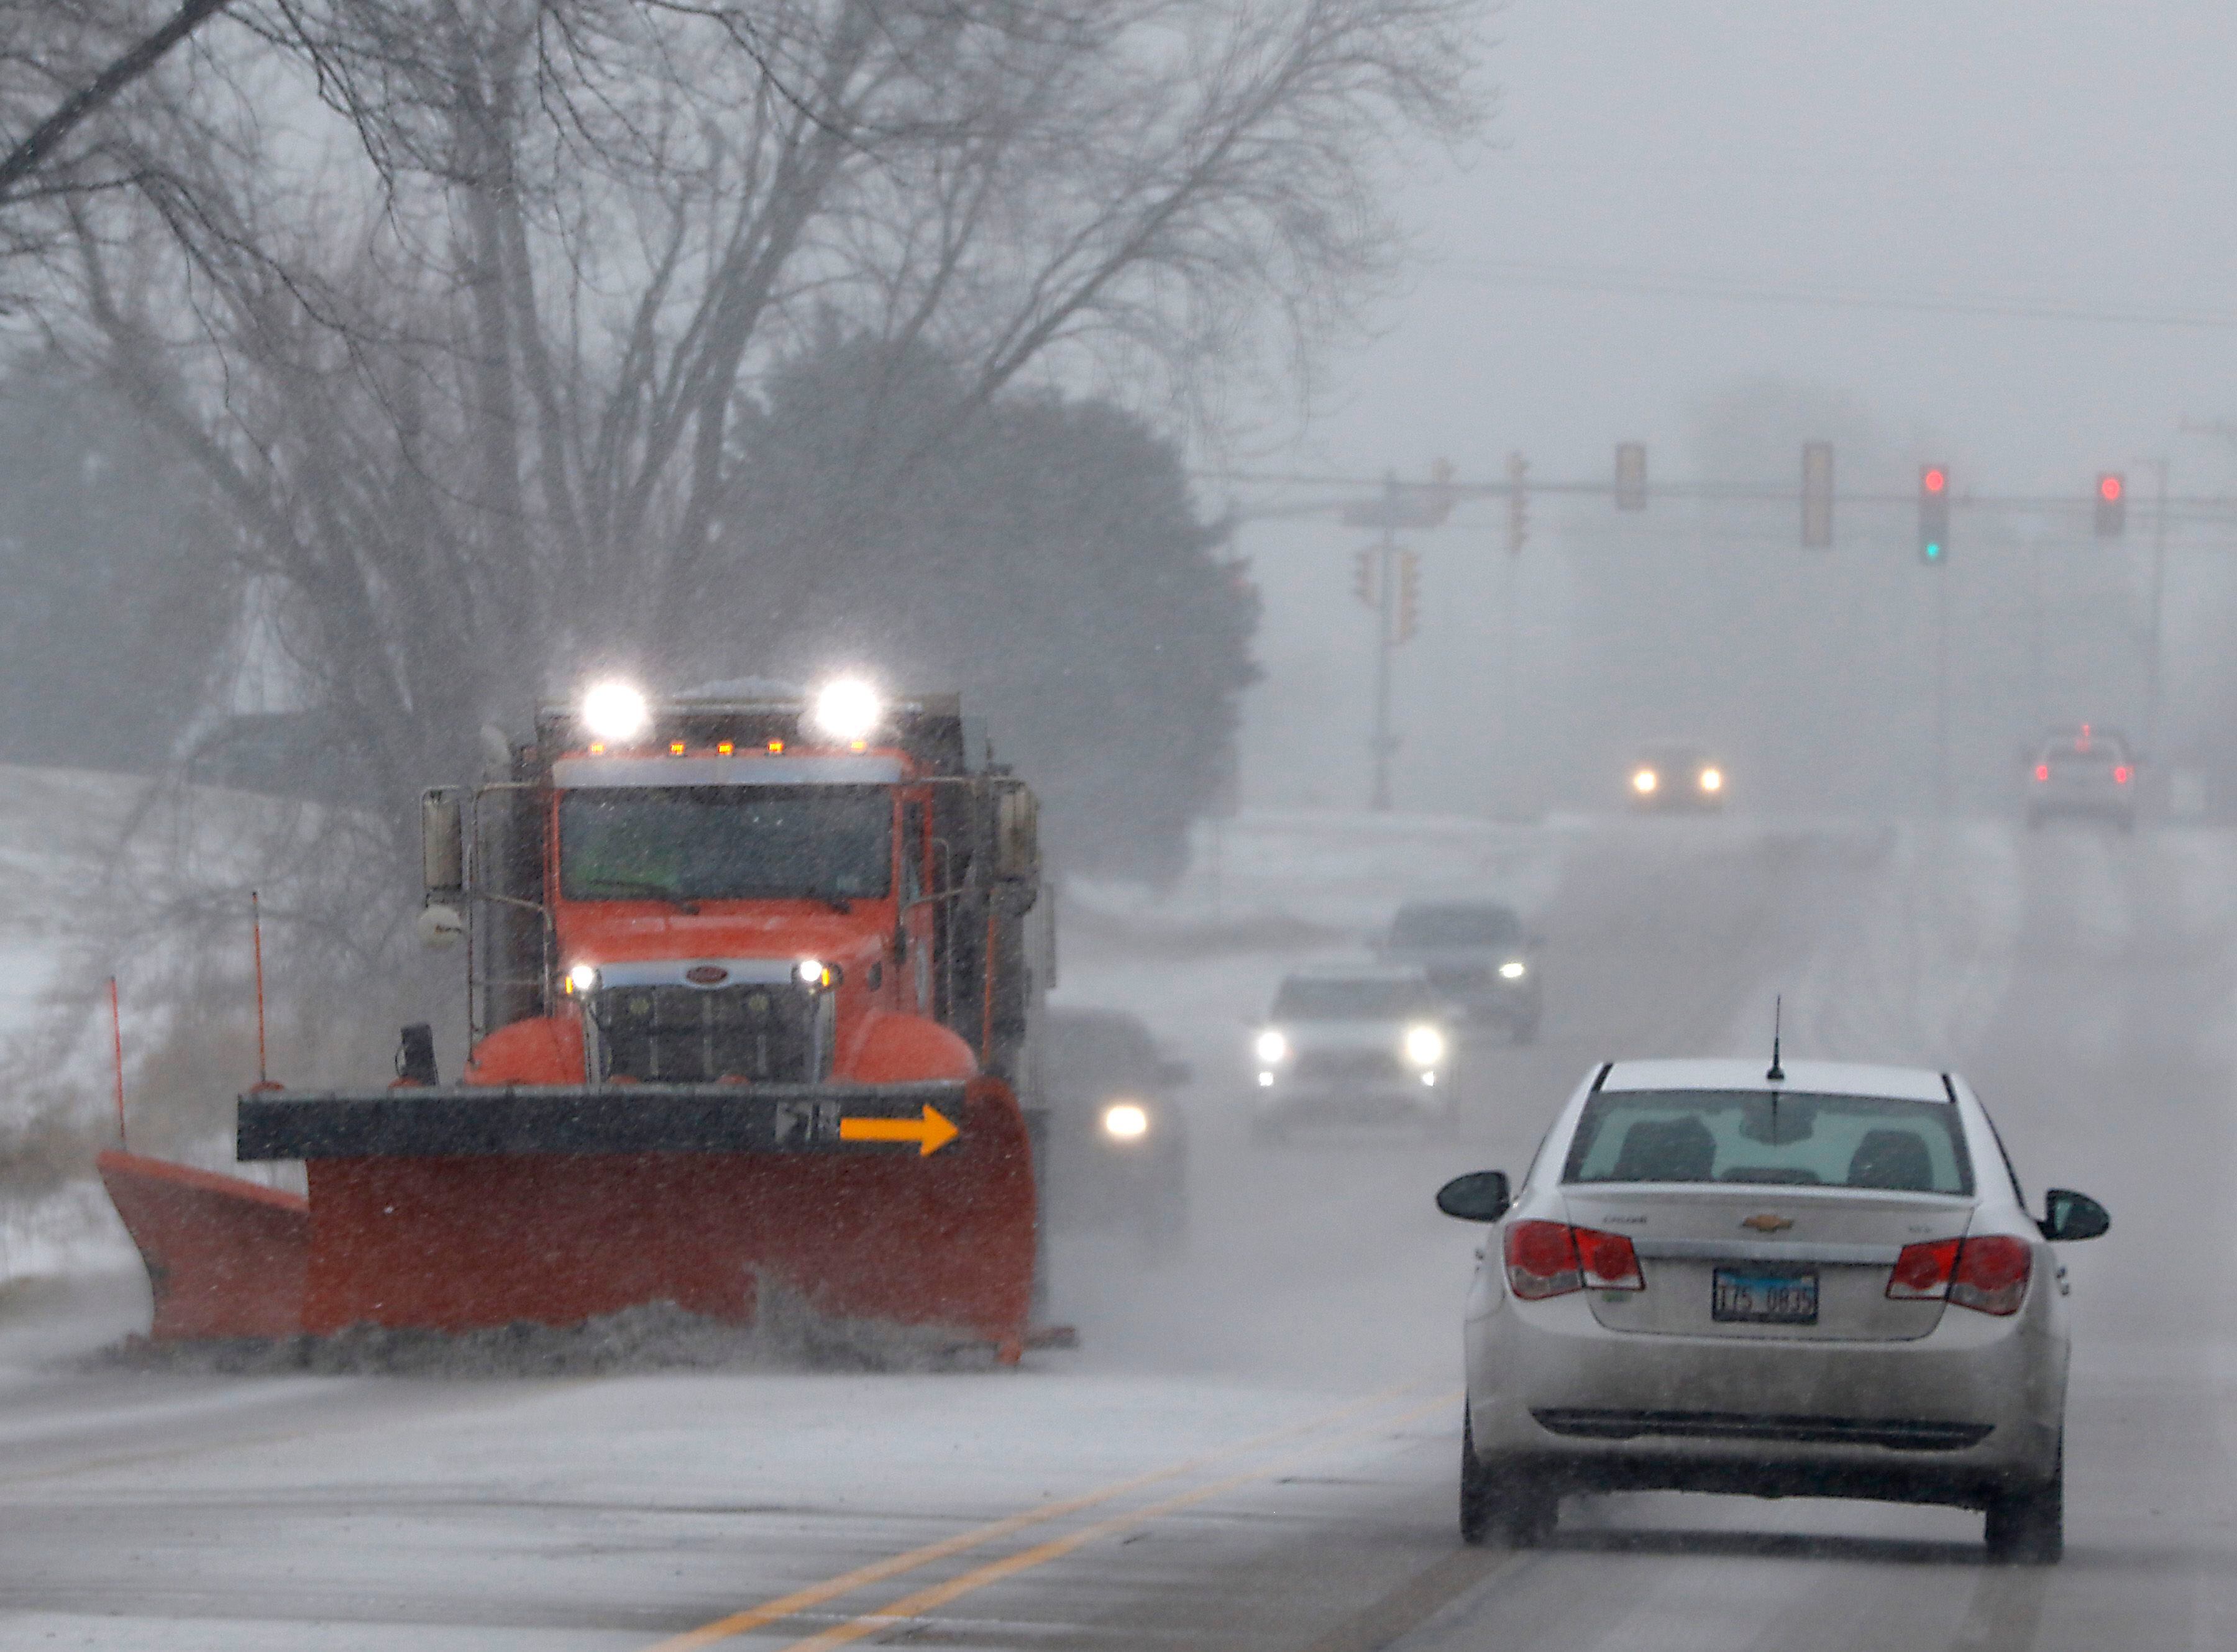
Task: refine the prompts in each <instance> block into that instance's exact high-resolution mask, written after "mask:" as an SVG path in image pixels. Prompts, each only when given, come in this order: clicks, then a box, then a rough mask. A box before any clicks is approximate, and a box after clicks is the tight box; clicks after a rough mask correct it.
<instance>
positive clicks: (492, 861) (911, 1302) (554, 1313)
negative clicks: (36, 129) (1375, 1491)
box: [101, 681, 1054, 1361]
mask: <svg viewBox="0 0 2237 1652" xmlns="http://www.w3.org/2000/svg"><path fill="white" fill-rule="evenodd" d="M986 749H987V748H986V741H985V740H984V737H983V735H982V734H980V733H979V732H978V730H977V728H976V726H975V724H974V723H973V721H970V720H967V719H966V718H964V717H963V716H962V715H961V714H960V708H959V705H958V702H957V701H955V700H954V699H953V698H946V699H940V698H925V699H919V700H914V701H896V702H890V703H889V702H887V701H882V700H881V699H880V697H879V696H878V695H877V694H875V692H874V690H872V689H871V688H868V686H867V685H865V684H863V683H861V682H857V681H840V682H835V683H832V684H829V685H828V686H826V687H825V688H823V689H822V691H821V692H820V693H819V694H815V695H812V696H802V695H797V694H786V695H778V694H769V695H766V696H764V695H761V694H749V693H745V692H740V693H739V694H736V696H735V697H725V698H720V699H716V698H707V699H680V700H676V701H669V702H666V703H660V704H654V703H649V702H648V701H646V700H645V699H644V698H643V696H642V695H640V694H637V692H636V691H635V690H633V689H631V688H628V687H626V686H624V685H619V684H607V685H602V686H601V687H599V688H594V689H593V690H591V693H590V694H587V695H586V696H585V697H584V701H582V703H581V704H580V705H577V706H571V707H564V708H560V707H547V708H544V709H543V710H542V711H541V712H540V713H539V714H538V719H537V727H536V738H535V740H533V741H532V742H531V743H530V744H528V745H525V746H521V747H515V748H513V749H512V750H511V755H510V760H509V763H508V764H507V765H506V767H505V769H503V770H500V771H495V772H493V774H492V778H490V779H488V780H485V783H484V784H482V785H480V786H478V787H472V788H468V789H459V790H452V789H445V790H440V791H435V792H430V793H426V796H425V798H424V799H423V801H422V825H423V827H424V830H425V836H426V842H425V849H426V873H427V896H426V908H425V910H424V911H423V912H422V913H421V922H420V928H421V931H422V933H423V935H424V936H425V937H426V938H427V939H428V940H429V941H430V942H431V943H432V944H445V943H446V942H460V941H462V942H463V943H464V944H465V951H466V960H467V967H466V970H465V975H466V981H467V995H468V1000H469V1018H470V1023H471V1027H470V1037H471V1053H470V1055H469V1057H468V1059H467V1061H466V1064H465V1073H464V1076H463V1077H464V1082H463V1083H455V1084H445V1083H441V1082H440V1081H439V1075H438V1073H437V1070H436V1062H435V1057H434V1052H433V1043H432V1036H431V1035H430V1033H429V1031H428V1030H427V1029H426V1028H424V1027H411V1028H406V1030H405V1036H404V1045H403V1049H402V1050H401V1051H400V1052H399V1060H398V1070H399V1074H400V1075H401V1076H400V1077H399V1079H398V1080H397V1082H396V1083H393V1084H390V1085H387V1086H386V1087H384V1088H380V1089H366V1090H362V1091H319V1092H311V1091H296V1090H287V1089H276V1088H265V1089H255V1090H251V1091H250V1092H249V1093H247V1094H246V1095H244V1096H241V1099H240V1103H239V1111H238V1115H237V1132H238V1143H237V1150H238V1155H239V1157H240V1158H241V1160H243V1161H272V1160H300V1161H301V1162H303V1164H304V1166H305V1170H306V1176H307V1197H301V1198H299V1197H297V1196H295V1195H289V1194H285V1193H280V1192H275V1191H274V1190H272V1189H269V1188H263V1187H261V1186H257V1185H254V1184H252V1183H249V1182H247V1181H241V1180H239V1179H237V1178H233V1177H227V1176H219V1175H210V1174H208V1173H207V1172H203V1171H200V1170H195V1169H190V1168H186V1167H183V1166H179V1165H173V1164H168V1163H165V1162H161V1161H156V1160H151V1159H147V1158H143V1157H138V1156H135V1155H129V1154H123V1153H112V1154H108V1155H103V1156H102V1163H101V1170H102V1178H103V1180H104V1181H105V1183H106V1184H107V1187H108V1190H109V1196H110V1198H111V1200H112V1201H114V1202H115V1206H116V1208H117V1210H118V1212H119V1213H120V1214H122V1217H123V1219H124V1221H125V1224H126V1226H127V1227H129V1229H130V1230H131V1233H132V1236H133V1239H134V1241H135V1243H136V1244H137V1245H138V1247H139V1248H140V1252H141V1254H142V1257H143V1259H144V1260H146V1262H147V1265H148V1276H149V1278H150V1280H151V1281H152V1282H153V1285H154V1288H155V1326H154V1335H155V1337H156V1338H157V1339H159V1340H160V1339H190V1338H221V1337H273V1336H285V1335H294V1334H298V1333H313V1334H319V1333H330V1332H334V1331H339V1330H341V1329H343V1328H344V1327H346V1326H360V1325H375V1326H419V1327H427V1328H432V1329H437V1330H443V1331H465V1330H471V1329H476V1328H480V1327H489V1326H504V1325H510V1324H514V1323H519V1322H528V1323H535V1324H542V1325H548V1326H565V1325H572V1324H576V1323H579V1322H581V1321H583V1320H589V1319H591V1318H592V1317H594V1316H597V1315H600V1314H605V1313H613V1312H616V1311H617V1310H620V1309H623V1308H627V1307H630V1306H634V1305H638V1304H646V1303H656V1302H664V1303H672V1304H674V1305H676V1306H678V1307H680V1308H683V1309H685V1310H688V1311H690V1312H691V1313H699V1314H704V1315H708V1316H711V1317H713V1318H716V1319H719V1320H729V1321H734V1322H747V1321H750V1320H753V1318H754V1317H755V1313H756V1305H757V1303H758V1302H765V1301H767V1300H770V1297H771V1293H776V1292H783V1293H790V1294H791V1295H792V1296H793V1297H794V1298H795V1299H796V1300H797V1301H798V1302H799V1303H800V1304H801V1305H802V1306H803V1307H804V1308H805V1309H806V1310H807V1311H808V1312H809V1313H814V1314H816V1315H820V1316H826V1317H828V1318H830V1319H833V1320H842V1321H870V1322H876V1323H879V1324H881V1325H892V1326H907V1327H914V1328H917V1329H921V1332H922V1333H925V1334H927V1335H928V1336H931V1337H934V1338H936V1339H942V1340H946V1341H949V1342H952V1343H955V1344H982V1345H986V1346H990V1347H991V1348H992V1349H993V1350H994V1352H995V1353H996V1355H997V1357H998V1358H1000V1359H1003V1360H1005V1361H1011V1360H1015V1359H1017V1358H1018V1357H1019V1354H1020V1351H1021V1350H1022V1348H1023V1347H1024V1346H1025V1344H1026V1339H1027V1335H1028V1331H1027V1319H1028V1313H1029V1311H1030V1310H1031V1308H1032V1306H1033V1300H1034V1294H1035V1291H1034V1287H1035V1276H1036V1272H1037V1260H1036V1259H1037V1256H1038V1254H1039V1213H1038V1211H1037V1208H1036V1204H1035V1191H1034V1157H1035V1142H1036V1139H1037V1137H1038V1135H1039V1129H1038V1128H1037V1125H1038V1118H1039V1115H1038V1112H1037V1110H1036V1109H1035V1107H1034V1105H1033V1098H1034V1095H1035V1090H1034V1084H1033V1066H1034V1063H1033V1040H1034V1036H1035V1032H1036V1029H1037V1025H1038V1023H1039V1004H1040V998H1041V995H1042V993H1043V991H1045V990H1046V988H1047V986H1048V985H1050V984H1051V977H1052V976H1053V950H1054V949H1053V931H1052V930H1051V927H1050V925H1049V923H1048V921H1047V906H1048V903H1047V902H1046V901H1041V900H1039V899H1038V895H1039V851H1038V846H1037V833H1036V819H1035V806H1034V800H1033V793H1031V792H1030V791H1028V790H1027V789H1026V786H1025V785H1024V783H1023V782H1022V781H1021V780H1018V779H1016V778H1014V777H1013V776H1012V775H1011V774H1010V773H1008V772H1007V771H1006V770H1005V769H1002V768H1000V767H994V766H993V765H991V764H990V763H988V762H987V758H986ZM1021 1098H1022V1104H1021Z"/></svg>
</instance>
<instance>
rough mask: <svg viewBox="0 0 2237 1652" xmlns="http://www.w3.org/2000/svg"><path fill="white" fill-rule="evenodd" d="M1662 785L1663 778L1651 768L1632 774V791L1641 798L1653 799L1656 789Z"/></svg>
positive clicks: (1638, 770)
mask: <svg viewBox="0 0 2237 1652" xmlns="http://www.w3.org/2000/svg"><path fill="white" fill-rule="evenodd" d="M1661 784H1662V777H1661V776H1660V774H1657V773H1655V772H1654V771H1653V769H1651V768H1642V769H1637V770H1634V771H1633V773H1632V777H1631V789H1632V790H1633V791H1634V792H1636V793H1639V794H1640V796H1641V797H1652V796H1653V794H1654V788H1655V787H1658V786H1660V785H1661Z"/></svg>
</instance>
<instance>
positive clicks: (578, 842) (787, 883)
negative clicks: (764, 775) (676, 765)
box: [559, 786, 893, 900]
mask: <svg viewBox="0 0 2237 1652" xmlns="http://www.w3.org/2000/svg"><path fill="white" fill-rule="evenodd" d="M892 842H893V800H892V798H891V797H890V796H889V795H888V793H887V792H886V791H885V790H884V789H883V788H881V787H875V786H814V787H809V786H674V787H645V788H643V789H641V790H640V789H637V788H620V787H617V788H613V789H607V788H605V787H597V788H586V789H584V790H581V791H575V792H569V793H565V794H564V795H563V796H562V797H561V798H560V800H559V889H560V892H561V894H562V895H564V897H565V898H567V899H569V900H630V899H639V900H642V899H648V898H649V899H654V900H767V899H780V898H787V897H791V898H800V899H808V900H853V899H860V898H875V897H878V896H881V895H883V894H885V893H886V892H887V889H888V886H889V885H890V884H891V882H892V875H893V874H892V860H893V849H892Z"/></svg>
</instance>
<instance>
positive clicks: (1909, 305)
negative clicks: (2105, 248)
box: [1437, 262, 2237, 330]
mask: <svg viewBox="0 0 2237 1652" xmlns="http://www.w3.org/2000/svg"><path fill="white" fill-rule="evenodd" d="M1437 273H1440V274H1443V275H1446V276H1448V277H1450V278H1452V279H1455V280H1463V281H1466V282H1468V283H1469V284H1471V285H1473V286H1495V287H1507V288H1515V289H1526V290H1537V291H1544V292H1555V293H1603V294H1607V295H1609V296H1613V297H1624V298H1676V299H1706V300H1708V301H1710V302H1712V303H1719V304H1774V305H1794V306H1805V307H1809V308H1817V309H1842V310H1894V311H1901V312H1904V313H1910V314H1923V315H1978V316H1995V317H2000V318H2003V319H2011V320H2022V321H2078V322H2085V323H2089V324H2092V325H2096V326H2139V327H2175V328H2184V329H2190V330H2201V329H2206V330H2222V329H2227V328H2231V327H2237V311H2228V310H2175V309H2153V308H2144V307H2139V308H2108V307H2102V306H2094V305H2087V304H2070V303H2065V302H2062V301H2060V300H2057V299H2024V298H2013V297H1989V296H1975V295H1969V294H1963V293H1893V292H1886V293H1874V292H1869V291H1864V290H1861V289H1855V288H1846V289H1844V288H1838V287H1810V286H1765V285H1762V284H1760V283H1756V282H1749V281H1741V280H1732V279H1730V278H1727V277H1723V276H1713V275H1658V274H1655V273H1652V272H1648V271H1641V270H1621V269H1595V268H1591V267H1585V266H1576V265H1559V264H1527V263H1519V262H1492V263H1467V264H1449V265H1446V266H1444V267H1442V269H1440V270H1439V271H1438V272H1437Z"/></svg>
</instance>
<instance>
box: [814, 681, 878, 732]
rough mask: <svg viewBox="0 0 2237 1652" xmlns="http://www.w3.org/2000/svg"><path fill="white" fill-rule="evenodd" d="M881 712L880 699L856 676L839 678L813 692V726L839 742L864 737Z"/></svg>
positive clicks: (872, 728)
mask: <svg viewBox="0 0 2237 1652" xmlns="http://www.w3.org/2000/svg"><path fill="white" fill-rule="evenodd" d="M885 715H886V707H885V701H884V700H883V698H882V697H881V695H880V694H879V693H878V691H877V690H876V689H875V688H872V687H871V686H870V685H869V684H868V683H867V682H865V681H862V679H861V678H860V677H840V678H838V679H836V680H835V681H830V682H827V683H825V684H824V685H823V687H822V688H820V689H818V690H817V691H816V695H815V726H816V727H819V728H821V729H822V731H823V732H824V733H825V734H828V735H830V736H831V737H832V738H833V739H834V740H837V741H839V742H840V743H841V745H849V744H852V743H853V742H854V741H855V740H868V738H869V737H870V736H871V735H872V734H874V733H875V732H876V730H877V727H878V725H879V724H880V723H881V722H882V721H884V720H885Z"/></svg>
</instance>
